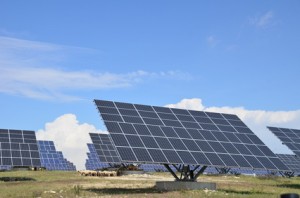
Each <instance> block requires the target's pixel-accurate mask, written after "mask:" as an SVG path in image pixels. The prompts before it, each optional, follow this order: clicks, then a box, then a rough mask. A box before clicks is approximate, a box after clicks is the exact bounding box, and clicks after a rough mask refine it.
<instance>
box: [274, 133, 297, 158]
mask: <svg viewBox="0 0 300 198" xmlns="http://www.w3.org/2000/svg"><path fill="white" fill-rule="evenodd" d="M268 129H269V130H270V131H271V132H272V133H273V134H274V135H276V136H277V137H278V138H279V139H280V140H281V141H282V143H284V144H285V145H286V146H287V147H288V148H289V149H291V150H292V151H293V152H294V153H295V154H296V155H297V156H298V157H300V130H299V129H288V128H278V127H268Z"/></svg>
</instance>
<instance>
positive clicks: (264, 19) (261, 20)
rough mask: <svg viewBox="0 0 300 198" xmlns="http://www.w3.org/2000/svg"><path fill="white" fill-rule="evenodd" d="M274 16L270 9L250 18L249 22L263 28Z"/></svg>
mask: <svg viewBox="0 0 300 198" xmlns="http://www.w3.org/2000/svg"><path fill="white" fill-rule="evenodd" d="M273 18H274V13H273V12H272V11H268V12H266V13H264V14H263V15H261V16H258V17H254V18H250V19H249V21H250V24H252V25H255V26H256V27H260V28H264V27H267V26H268V25H270V24H271V23H272V20H273Z"/></svg>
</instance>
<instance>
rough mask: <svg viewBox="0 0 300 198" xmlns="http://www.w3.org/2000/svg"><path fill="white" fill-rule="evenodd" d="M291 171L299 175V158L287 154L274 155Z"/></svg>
mask: <svg viewBox="0 0 300 198" xmlns="http://www.w3.org/2000/svg"><path fill="white" fill-rule="evenodd" d="M276 155H277V156H278V157H279V159H280V160H281V161H282V162H283V163H284V164H285V165H286V166H287V167H289V169H290V170H291V171H293V172H294V173H296V174H300V158H299V157H297V156H295V155H289V154H276Z"/></svg>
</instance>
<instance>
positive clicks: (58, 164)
mask: <svg viewBox="0 0 300 198" xmlns="http://www.w3.org/2000/svg"><path fill="white" fill-rule="evenodd" d="M37 143H38V148H39V149H38V150H39V152H40V157H41V166H42V167H45V168H46V169H47V170H61V171H75V170H76V167H75V165H74V164H73V163H72V162H70V161H68V160H67V159H66V158H64V156H63V154H62V152H61V151H57V150H56V148H55V145H54V142H53V141H41V140H39V141H37Z"/></svg>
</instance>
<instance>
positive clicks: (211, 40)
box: [206, 35, 219, 48]
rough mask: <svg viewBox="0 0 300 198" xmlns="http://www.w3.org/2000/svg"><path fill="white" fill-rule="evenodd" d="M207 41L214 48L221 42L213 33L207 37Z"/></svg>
mask: <svg viewBox="0 0 300 198" xmlns="http://www.w3.org/2000/svg"><path fill="white" fill-rule="evenodd" d="M206 42H207V44H208V46H209V47H211V48H214V47H215V46H216V45H217V44H218V43H219V41H218V40H217V39H216V38H215V37H214V36H212V35H210V36H209V37H207V38H206Z"/></svg>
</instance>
